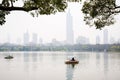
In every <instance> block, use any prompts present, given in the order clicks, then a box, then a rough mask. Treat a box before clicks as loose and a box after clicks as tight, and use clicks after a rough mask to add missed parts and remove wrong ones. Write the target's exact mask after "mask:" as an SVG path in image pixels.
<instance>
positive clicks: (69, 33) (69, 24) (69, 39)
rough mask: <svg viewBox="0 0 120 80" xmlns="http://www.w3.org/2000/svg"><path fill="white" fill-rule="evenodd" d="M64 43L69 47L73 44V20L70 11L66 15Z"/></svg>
mask: <svg viewBox="0 0 120 80" xmlns="http://www.w3.org/2000/svg"><path fill="white" fill-rule="evenodd" d="M66 43H67V44H69V45H73V44H74V33H73V18H72V16H71V13H70V9H69V10H68V12H67V15H66Z"/></svg>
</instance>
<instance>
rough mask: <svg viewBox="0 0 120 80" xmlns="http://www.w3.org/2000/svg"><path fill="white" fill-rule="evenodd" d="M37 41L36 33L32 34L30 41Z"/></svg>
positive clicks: (35, 42) (34, 42)
mask: <svg viewBox="0 0 120 80" xmlns="http://www.w3.org/2000/svg"><path fill="white" fill-rule="evenodd" d="M37 42H38V35H37V34H36V33H33V34H32V43H33V44H37Z"/></svg>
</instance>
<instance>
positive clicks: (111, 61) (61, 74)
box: [0, 52, 120, 80]
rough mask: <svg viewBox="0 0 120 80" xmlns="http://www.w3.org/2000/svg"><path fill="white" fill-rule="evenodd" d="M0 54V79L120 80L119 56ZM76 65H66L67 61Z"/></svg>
mask: <svg viewBox="0 0 120 80" xmlns="http://www.w3.org/2000/svg"><path fill="white" fill-rule="evenodd" d="M7 54H8V53H7V52H1V53H0V80H120V76H119V74H120V53H109V52H11V54H12V55H13V56H14V59H12V60H6V59H4V56H5V55H7ZM72 56H74V57H75V59H77V60H79V64H76V65H71V64H69V65H66V64H65V63H64V61H65V60H66V59H69V58H71V57H72Z"/></svg>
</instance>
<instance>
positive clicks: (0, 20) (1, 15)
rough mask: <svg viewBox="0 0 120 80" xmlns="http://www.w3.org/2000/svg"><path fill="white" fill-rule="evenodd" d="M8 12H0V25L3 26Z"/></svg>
mask: <svg viewBox="0 0 120 80" xmlns="http://www.w3.org/2000/svg"><path fill="white" fill-rule="evenodd" d="M8 14H9V12H8V11H1V10H0V25H3V24H4V23H5V22H6V21H5V15H8Z"/></svg>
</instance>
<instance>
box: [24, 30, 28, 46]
mask: <svg viewBox="0 0 120 80" xmlns="http://www.w3.org/2000/svg"><path fill="white" fill-rule="evenodd" d="M23 39H24V41H23V43H24V45H28V44H29V33H28V30H27V31H26V32H25V33H24V37H23Z"/></svg>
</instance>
